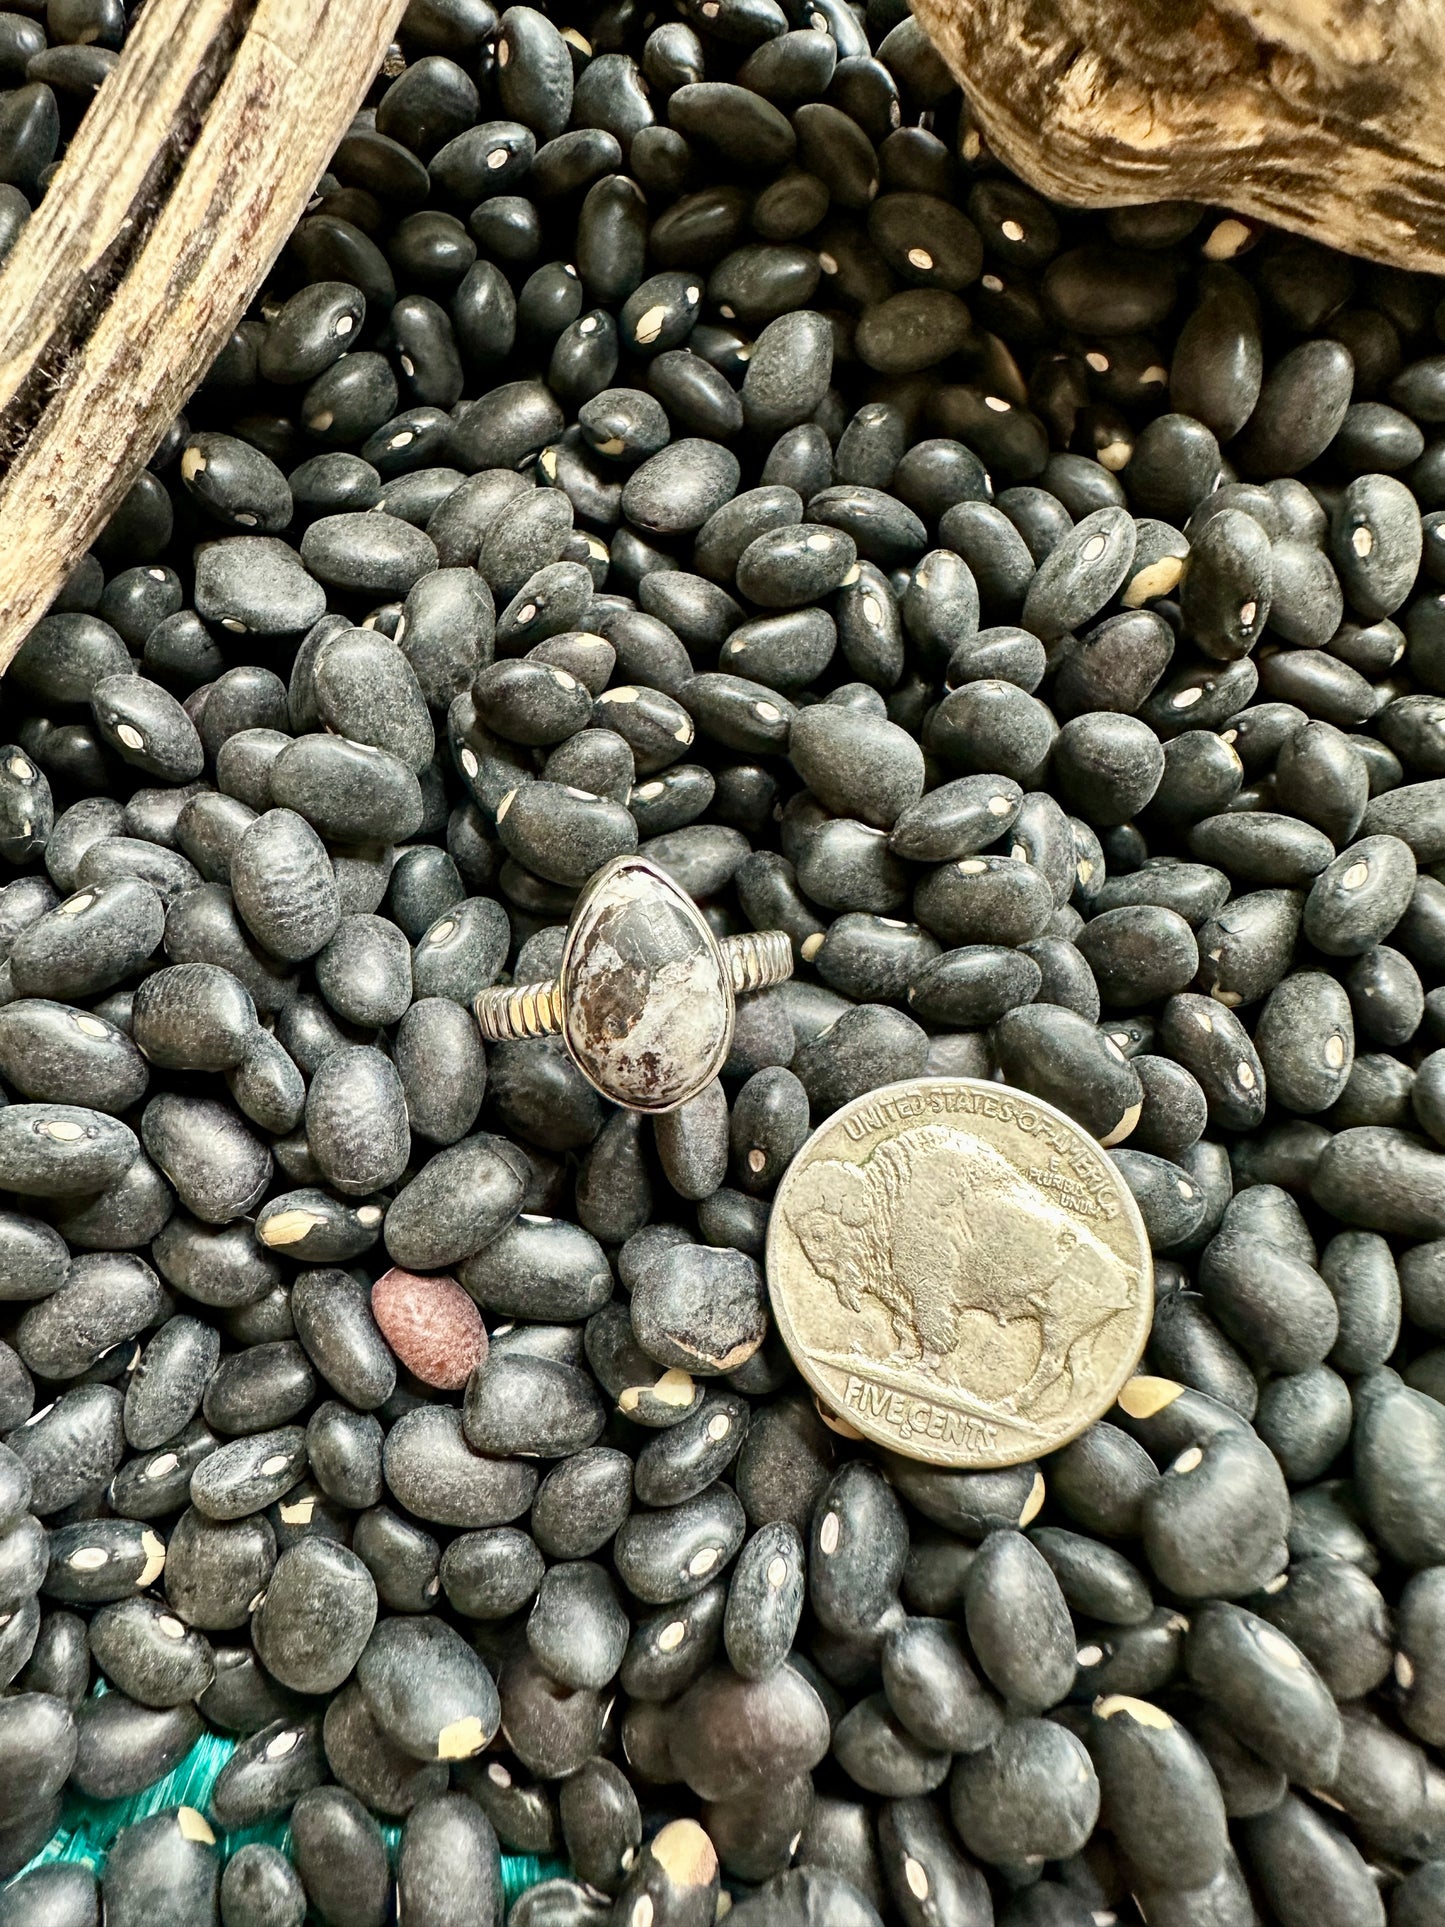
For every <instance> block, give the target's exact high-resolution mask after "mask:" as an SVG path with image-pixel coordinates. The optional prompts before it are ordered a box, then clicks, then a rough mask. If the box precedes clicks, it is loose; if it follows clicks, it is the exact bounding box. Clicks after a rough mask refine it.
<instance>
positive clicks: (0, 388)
mask: <svg viewBox="0 0 1445 1927" xmlns="http://www.w3.org/2000/svg"><path fill="white" fill-rule="evenodd" d="M403 5H404V0H258V4H257V5H256V6H255V8H254V11H253V12H251V14H250V19H249V23H247V21H246V8H245V7H243V6H242V4H241V3H240V0H150V3H149V4H148V5H147V7H146V9H145V11H144V12H143V13H142V15H141V18H140V21H139V22H138V23H137V28H136V32H135V34H134V35H133V36H132V37H131V40H130V41H129V42H128V44H127V47H126V50H125V52H124V53H123V54H122V57H121V62H120V64H119V65H118V66H117V68H116V71H115V72H114V73H113V74H112V75H111V77H110V78H109V79H108V80H107V81H106V82H105V84H104V86H103V87H102V88H101V89H100V92H99V93H98V94H97V96H96V99H95V102H94V103H93V105H92V107H91V110H90V112H89V113H88V114H87V116H86V119H85V121H84V122H83V123H82V125H81V128H80V130H79V132H78V134H77V136H76V139H75V141H74V142H73V143H72V145H71V149H70V151H69V153H68V154H67V157H66V159H65V161H64V162H63V163H62V166H61V170H60V172H59V173H58V174H57V176H56V179H55V180H54V182H53V183H52V184H51V188H50V191H49V193H48V194H47V195H46V197H45V199H44V201H43V202H42V203H41V207H40V209H38V210H37V212H36V215H35V217H34V219H33V220H32V221H31V222H30V223H29V224H28V225H27V228H26V230H25V232H24V233H23V234H22V236H21V239H20V241H19V242H18V243H17V245H16V247H15V250H14V251H13V253H12V256H11V258H10V260H9V261H8V262H7V263H6V265H5V268H4V271H3V273H0V452H3V451H6V450H8V451H10V460H9V466H8V468H7V469H6V470H5V472H4V474H3V478H0V669H3V668H4V666H5V665H6V664H7V663H8V662H9V661H10V658H11V657H12V656H13V655H14V653H15V651H16V649H18V648H19V646H20V644H21V642H22V641H23V640H24V638H25V636H26V634H27V633H28V632H29V630H30V627H31V625H32V624H33V623H34V622H35V621H36V619H37V618H38V617H39V616H40V615H41V614H43V612H44V610H45V608H46V606H47V604H48V603H49V601H50V599H51V597H52V596H53V595H54V593H55V591H56V589H57V588H58V587H59V586H60V584H61V583H62V582H63V581H64V579H65V577H66V576H67V574H68V573H69V572H70V570H71V569H72V568H73V567H74V565H75V563H76V562H77V561H78V559H79V558H80V556H81V555H82V554H83V553H84V551H85V550H86V548H87V547H88V546H89V544H90V543H91V541H92V540H93V539H94V537H95V534H96V532H97V530H98V529H99V528H100V527H101V525H102V524H103V522H104V521H105V518H106V516H107V515H108V514H109V513H110V511H111V510H112V509H113V508H114V507H115V505H116V504H117V502H119V500H120V499H121V497H122V496H123V495H124V494H125V492H126V490H127V489H128V488H129V486H130V484H131V483H132V481H134V479H135V476H136V475H137V473H138V472H139V470H140V469H141V467H142V466H143V465H144V464H145V462H146V461H147V460H148V459H149V457H150V455H151V453H152V452H153V450H154V449H155V447H156V445H157V443H158V442H159V441H160V438H161V436H162V435H163V433H164V432H165V429H166V427H167V426H168V424H169V423H170V421H171V420H172V419H173V418H174V416H175V414H176V412H177V410H178V409H179V408H180V407H181V405H182V404H183V402H184V401H185V398H186V396H187V395H188V394H189V392H190V390H191V389H192V388H193V387H194V386H195V384H196V382H197V381H198V380H199V378H200V376H201V375H202V374H203V373H204V371H205V369H206V367H207V366H208V365H209V363H210V361H211V360H212V358H213V357H214V355H215V354H216V352H217V350H218V349H219V348H220V347H221V345H222V343H223V342H224V341H225V339H226V337H227V336H228V335H229V334H230V332H231V330H232V329H233V328H234V327H235V325H236V323H237V321H238V320H239V319H240V317H241V315H242V314H243V313H244V312H245V309H246V305H247V303H248V302H249V301H250V299H251V297H252V296H253V295H254V294H255V292H256V290H257V288H258V287H259V286H260V284H261V282H262V281H263V279H264V278H265V276H266V274H267V272H268V271H269V269H270V267H271V265H272V263H273V262H274V261H275V259H276V256H277V255H278V254H279V253H280V251H281V248H282V247H283V246H284V244H285V241H286V238H287V236H288V235H289V234H290V232H291V230H292V228H293V227H294V225H295V223H296V222H297V221H298V220H299V219H300V217H301V214H302V212H303V211H304V209H305V206H306V202H307V200H308V198H309V196H310V194H311V192H312V189H313V188H314V187H315V185H316V182H317V180H318V178H319V177H320V175H321V172H322V170H323V169H324V167H325V165H326V162H327V161H328V159H329V158H330V156H331V153H332V150H333V148H334V147H335V145H336V143H337V141H338V140H339V139H340V137H341V135H342V133H343V132H344V131H345V128H346V126H347V123H348V122H349V121H350V119H351V116H352V115H353V114H354V113H355V111H356V108H357V106H358V104H359V103H360V101H361V99H362V98H363V96H364V95H365V92H366V89H367V87H368V86H369V85H370V82H371V79H372V77H373V75H374V74H375V73H376V70H377V68H378V67H379V66H380V64H381V61H382V58H383V56H384V55H385V52H386V49H387V47H388V45H389V44H390V41H391V38H392V35H393V33H394V32H395V29H396V24H397V21H398V20H399V19H400V17H401V13H402V9H403ZM153 8H155V9H157V12H156V16H155V23H154V24H155V33H154V34H153V35H147V33H146V29H147V28H148V27H149V26H150V25H151V24H152V9H153ZM193 16H194V17H193ZM167 26H168V27H169V40H166V39H165V36H166V32H167ZM242 26H244V28H245V31H244V33H242V32H240V31H239V30H240V28H241V27H242ZM137 43H141V44H140V45H139V46H138V44H137ZM163 43H164V44H163ZM133 50H134V58H132V53H133ZM227 56H229V61H228V59H227ZM82 143H84V145H83V146H82ZM132 143H133V144H134V148H135V152H134V154H133V155H132V153H131V152H130V148H131V144H132ZM77 150H79V152H78V151H77ZM87 157H89V158H88V159H87ZM72 162H74V166H73V167H72ZM106 166H109V167H110V168H111V169H112V173H113V182H114V184H113V187H111V186H108V184H107V183H106V182H105V181H103V180H102V181H96V180H94V179H93V178H92V174H91V170H92V169H95V168H98V167H99V168H103V167H106ZM57 197H58V198H57ZM53 200H54V201H56V206H55V207H54V208H53V209H52V208H51V202H52V201H53ZM42 222H43V223H44V226H43V227H42V226H41V225H40V224H41V223H42ZM128 223H129V224H130V225H127V224H128Z"/></svg>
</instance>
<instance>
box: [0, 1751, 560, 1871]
mask: <svg viewBox="0 0 1445 1927" xmlns="http://www.w3.org/2000/svg"><path fill="white" fill-rule="evenodd" d="M235 1746H236V1742H235V1741H234V1740H227V1739H223V1738H221V1737H220V1735H219V1734H215V1733H206V1734H203V1735H202V1737H201V1738H200V1739H199V1740H197V1741H196V1744H195V1745H194V1746H193V1747H192V1748H191V1750H190V1752H189V1753H188V1754H187V1755H186V1757H185V1758H184V1759H183V1760H182V1761H181V1763H180V1765H179V1766H178V1767H176V1768H174V1770H173V1771H172V1772H170V1773H168V1774H166V1776H165V1778H164V1779H161V1780H157V1781H156V1782H155V1784H154V1785H153V1786H148V1787H147V1788H146V1789H145V1791H144V1792H143V1793H136V1794H133V1795H132V1796H131V1797H130V1798H129V1799H126V1800H88V1799H86V1798H85V1797H84V1795H82V1794H72V1795H71V1796H70V1798H69V1799H68V1800H67V1801H66V1803H65V1811H64V1813H63V1814H62V1815H61V1819H60V1825H59V1826H58V1827H57V1828H56V1830H55V1832H54V1834H53V1835H52V1836H51V1838H50V1839H49V1840H48V1841H47V1842H46V1844H45V1846H44V1847H42V1848H41V1850H40V1852H39V1853H38V1854H36V1856H35V1858H34V1859H33V1860H32V1861H31V1862H30V1865H29V1866H28V1867H26V1868H25V1869H24V1870H23V1871H24V1872H26V1873H28V1872H29V1871H30V1868H31V1867H44V1866H48V1865H49V1863H50V1862H51V1861H53V1860H78V1861H80V1862H81V1863H82V1864H83V1865H85V1866H87V1867H90V1868H92V1869H93V1870H94V1871H95V1872H96V1873H100V1872H101V1870H102V1869H103V1868H104V1866H105V1856H106V1854H107V1853H108V1852H109V1850H110V1844H111V1842H112V1841H113V1840H114V1839H115V1837H116V1835H117V1834H118V1833H119V1832H120V1831H121V1829H122V1827H128V1826H129V1825H130V1824H131V1822H132V1821H133V1820H144V1819H145V1818H146V1817H147V1816H148V1815H150V1814H152V1813H160V1812H162V1811H163V1810H164V1809H165V1808H167V1807H194V1808H195V1809H196V1811H197V1812H198V1813H206V1811H207V1808H208V1807H209V1805H210V1799H211V1789H212V1787H213V1786H214V1785H215V1784H216V1780H217V1778H218V1776H219V1774H220V1771H221V1768H222V1767H223V1766H224V1765H225V1764H226V1762H227V1760H229V1759H230V1757H231V1755H232V1753H233V1752H234V1751H235ZM207 1817H208V1818H209V1815H207ZM382 1835H383V1838H384V1839H385V1841H386V1850H387V1854H388V1855H389V1857H390V1858H391V1859H392V1861H393V1862H395V1859H396V1847H397V1842H398V1840H399V1839H400V1838H401V1829H400V1827H383V1828H382ZM253 1840H260V1841H264V1842H265V1844H266V1845H267V1846H271V1847H279V1848H280V1849H281V1851H282V1853H285V1854H289V1853H290V1851H291V1828H290V1827H289V1825H288V1824H287V1823H286V1821H285V1820H281V1819H276V1820H267V1821H265V1822H263V1823H262V1824H261V1825H260V1826H256V1827H238V1828H237V1829H236V1830H235V1831H234V1832H232V1833H218V1834H217V1836H216V1845H217V1847H218V1849H219V1851H220V1853H221V1855H222V1858H223V1859H229V1858H230V1856H231V1855H232V1854H233V1853H235V1852H237V1851H238V1850H239V1849H240V1848H241V1847H244V1846H247V1845H248V1844H249V1843H250V1842H251V1841H253ZM566 1872H567V1867H566V1863H565V1862H564V1861H561V1860H542V1859H539V1858H538V1857H537V1855H535V1854H530V1853H504V1854H503V1855H502V1885H503V1887H504V1889H505V1891H506V1897H507V1905H508V1906H509V1907H510V1906H511V1904H512V1902H513V1901H514V1900H515V1899H516V1898H517V1896H518V1894H521V1893H525V1892H526V1890H527V1888H528V1887H535V1886H536V1885H537V1883H538V1882H539V1881H541V1880H554V1879H557V1878H558V1877H559V1876H561V1875H563V1874H565V1873H566Z"/></svg>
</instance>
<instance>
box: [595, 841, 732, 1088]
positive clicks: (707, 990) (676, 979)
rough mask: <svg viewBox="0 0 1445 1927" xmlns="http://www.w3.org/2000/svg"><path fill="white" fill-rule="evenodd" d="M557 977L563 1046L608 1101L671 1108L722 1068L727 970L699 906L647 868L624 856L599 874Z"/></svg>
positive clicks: (728, 1005)
mask: <svg viewBox="0 0 1445 1927" xmlns="http://www.w3.org/2000/svg"><path fill="white" fill-rule="evenodd" d="M561 979H562V1009H563V1033H564V1035H565V1037H566V1041H567V1047H568V1049H569V1050H570V1051H571V1052H572V1055H573V1057H574V1058H575V1059H576V1061H577V1064H578V1065H579V1067H580V1068H581V1070H582V1071H583V1073H584V1074H585V1075H586V1076H587V1077H588V1078H589V1079H590V1080H591V1082H592V1083H593V1084H595V1085H596V1087H597V1088H598V1090H600V1091H601V1092H602V1093H603V1095H604V1096H605V1097H610V1098H611V1099H612V1101H613V1102H614V1103H616V1104H625V1105H627V1106H628V1107H629V1108H630V1109H632V1110H638V1111H666V1110H670V1109H671V1108H672V1107H673V1105H675V1104H680V1103H682V1102H683V1101H684V1100H685V1099H687V1098H689V1097H691V1096H692V1095H693V1094H694V1093H695V1092H696V1091H698V1090H699V1089H700V1088H701V1087H702V1086H703V1085H704V1084H706V1083H707V1082H708V1081H709V1079H710V1078H713V1077H715V1076H716V1075H717V1073H718V1071H719V1070H720V1069H721V1067H722V1063H723V1059H724V1058H725V1057H726V1056H727V1053H728V1046H729V1044H730V1043H731V1041H732V1028H733V1023H732V1019H733V1006H732V991H731V985H730V983H729V981H728V976H727V966H726V964H725V963H724V962H723V959H722V956H721V954H720V953H719V950H718V946H717V942H716V940H715V939H714V937H713V934H712V932H711V931H710V930H709V928H708V926H707V923H706V922H705V921H704V919H703V916H702V913H701V911H700V910H699V909H698V907H697V905H696V904H695V903H694V902H693V901H692V899H691V897H689V896H688V895H687V894H686V892H684V891H682V890H680V889H679V888H678V886H677V885H676V884H675V883H674V882H673V881H672V879H671V878H670V877H669V876H667V875H665V874H664V873H663V872H662V871H660V870H657V869H655V868H654V867H653V866H652V865H651V864H650V863H647V862H645V861H643V860H642V859H640V858H637V857H622V858H619V859H618V860H617V861H616V862H615V863H612V864H610V865H609V866H608V867H607V868H606V869H604V870H601V871H599V872H598V874H597V877H596V879H595V880H594V882H593V884H592V886H591V888H590V890H589V892H588V894H587V896H586V897H585V898H584V899H583V901H582V902H581V903H580V904H579V906H578V908H577V911H576V913H575V915H574V918H573V922H572V926H571V929H570V930H569V931H568V933H567V947H566V949H565V951H564V952H563V956H562V971H561Z"/></svg>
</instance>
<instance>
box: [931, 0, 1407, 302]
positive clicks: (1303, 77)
mask: <svg viewBox="0 0 1445 1927" xmlns="http://www.w3.org/2000/svg"><path fill="white" fill-rule="evenodd" d="M912 4H913V7H914V11H915V13H916V14H917V16H918V19H919V20H920V21H921V22H922V24H923V25H924V26H925V27H926V28H927V30H928V32H929V33H930V34H931V35H932V37H933V39H934V40H935V42H936V43H937V45H938V47H939V50H940V51H941V52H942V53H943V55H944V57H945V58H946V60H947V61H948V63H949V65H950V66H951V67H952V69H953V71H954V72H955V74H957V76H958V78H959V80H960V82H961V84H962V86H963V88H964V91H965V93H966V94H967V95H968V98H969V101H970V103H971V105H972V107H973V109H974V112H975V114H976V116H977V120H978V123H979V126H980V128H981V129H982V131H983V133H984V135H985V136H986V138H987V140H988V142H989V145H990V146H991V147H992V148H993V149H994V150H995V151H996V152H997V153H998V154H999V156H1000V157H1001V158H1002V159H1003V160H1004V161H1006V162H1007V163H1008V165H1009V166H1010V167H1012V168H1015V169H1016V170H1017V171H1018V172H1019V173H1020V174H1022V175H1023V176H1024V178H1025V179H1026V180H1028V181H1031V182H1032V183H1033V184H1034V186H1036V187H1037V188H1039V189H1040V190H1041V191H1042V192H1043V193H1045V194H1048V195H1049V196H1051V197H1052V198H1054V199H1056V200H1060V201H1065V202H1069V203H1072V204H1073V205H1075V206H1094V207H1117V206H1122V205H1126V204H1133V203H1137V202H1145V201H1160V200H1188V201H1206V202H1211V203H1214V204H1217V205H1221V206H1224V207H1228V208H1232V209H1235V210H1236V211H1238V212H1240V213H1242V214H1246V215H1252V216H1254V217H1255V218H1257V219H1259V220H1263V221H1268V222H1272V223H1275V224H1277V225H1279V226H1281V227H1285V228H1289V229H1291V230H1293V231H1294V232H1296V233H1299V234H1307V235H1310V236H1312V237H1314V238H1315V239H1316V240H1319V241H1322V242H1326V243H1328V244H1329V245H1330V246H1332V247H1338V248H1344V249H1347V250H1348V251H1349V252H1350V253H1353V254H1362V255H1365V256H1366V257H1368V258H1369V259H1371V260H1375V261H1384V262H1388V263H1390V264H1392V265H1394V266H1397V267H1402V268H1422V269H1428V270H1430V271H1432V272H1435V273H1439V272H1441V271H1442V270H1445V4H1442V0H1383V3H1382V0H912Z"/></svg>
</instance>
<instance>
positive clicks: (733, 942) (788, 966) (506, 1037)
mask: <svg viewBox="0 0 1445 1927" xmlns="http://www.w3.org/2000/svg"><path fill="white" fill-rule="evenodd" d="M718 948H719V949H720V950H721V951H722V954H723V959H724V961H725V962H726V964H727V967H728V976H729V978H730V979H731V982H732V988H733V994H734V995H735V996H742V995H743V994H744V993H745V992H747V991H749V990H763V989H765V988H766V987H767V986H768V985H769V984H780V983H783V982H785V981H786V980H787V979H788V978H789V977H791V976H792V974H793V945H792V941H791V939H790V938H789V936H788V934H787V932H786V931H785V930H748V931H745V932H743V933H742V934H741V935H740V936H736V937H724V938H723V940H722V942H721V943H720V944H719V946H718ZM472 1007H473V1009H474V1010H475V1012H476V1017H477V1024H478V1026H479V1027H480V1029H481V1033H482V1036H483V1037H484V1038H485V1039H486V1040H487V1042H488V1043H489V1044H501V1043H508V1042H515V1041H517V1040H518V1039H520V1038H524V1037H555V1036H556V1035H557V1034H558V1032H560V1030H561V1029H562V990H561V986H560V984H559V983H558V982H557V980H556V979H555V978H553V980H552V981H551V982H550V983H540V984H498V985H497V986H496V987H495V988H493V989H491V990H483V991H481V992H480V993H479V994H478V996H477V999H476V1001H475V1003H474V1004H473V1006H472Z"/></svg>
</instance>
